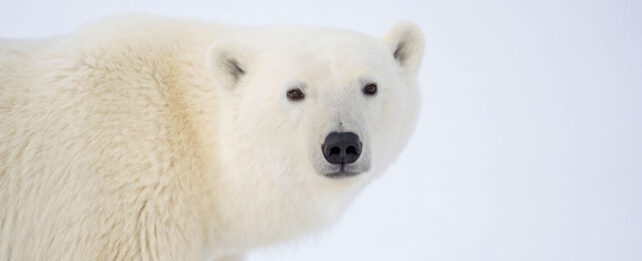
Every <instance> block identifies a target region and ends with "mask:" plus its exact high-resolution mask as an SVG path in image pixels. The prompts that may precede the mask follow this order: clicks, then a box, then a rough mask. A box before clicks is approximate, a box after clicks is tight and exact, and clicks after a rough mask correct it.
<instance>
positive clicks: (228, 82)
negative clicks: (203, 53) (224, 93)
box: [207, 41, 254, 89]
mask: <svg viewBox="0 0 642 261" xmlns="http://www.w3.org/2000/svg"><path fill="white" fill-rule="evenodd" d="M253 59H254V50H251V49H250V48H248V47H245V46H244V45H242V44H240V43H237V42H235V41H221V42H216V43H214V44H212V45H211V46H210V48H209V50H208V53H207V61H208V64H209V68H210V70H211V71H212V73H213V76H214V79H216V80H217V81H219V83H220V84H222V85H223V87H224V88H227V89H232V88H234V87H235V86H236V84H237V83H238V82H239V81H240V80H241V78H243V77H244V76H245V75H246V74H247V72H248V69H249V67H250V65H251V63H252V61H253Z"/></svg>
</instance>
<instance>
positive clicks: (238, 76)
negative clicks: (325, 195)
mask: <svg viewBox="0 0 642 261" xmlns="http://www.w3.org/2000/svg"><path fill="white" fill-rule="evenodd" d="M422 53H423V38H422V35H421V33H420V31H419V30H418V29H417V28H416V27H415V26H413V25H410V24H398V25H396V26H394V27H393V28H392V29H391V30H390V32H389V33H387V34H386V36H385V37H384V38H383V39H377V38H373V37H369V36H365V35H362V34H358V33H355V32H349V31H339V30H330V29H319V28H308V27H305V28H301V27H296V28H277V29H269V30H266V31H265V32H263V33H253V34H251V35H250V36H247V35H246V36H243V35H240V36H238V37H236V38H234V39H230V40H223V41H220V42H217V43H214V44H213V45H212V47H211V48H210V52H209V55H208V59H209V62H210V67H211V70H212V71H213V75H214V79H215V81H216V83H215V84H214V85H215V88H217V90H218V91H219V96H218V97H219V99H220V100H219V102H218V103H219V104H220V109H219V113H220V116H219V123H218V126H219V130H220V132H221V136H220V137H222V138H221V139H220V141H219V145H220V156H221V161H222V162H221V164H222V166H223V168H224V169H225V171H224V172H226V173H228V174H229V173H230V172H232V173H237V174H231V175H237V177H236V178H238V179H245V181H244V182H246V183H255V184H257V185H258V186H265V185H264V184H265V183H276V184H283V185H282V188H284V189H287V185H286V184H292V185H293V186H298V187H305V188H306V189H307V191H310V189H313V188H314V187H318V186H332V184H334V183H337V184H339V183H341V184H343V183H350V184H352V183H363V181H366V180H370V179H371V178H372V177H374V176H376V175H377V174H378V173H380V172H382V171H383V170H384V169H385V168H386V167H387V166H388V165H389V164H390V163H391V161H392V160H393V159H394V158H395V157H396V156H397V155H398V154H399V152H400V150H401V149H402V147H403V146H404V145H405V143H406V141H407V139H408V137H409V135H410V134H411V131H412V129H413V128H414V125H415V121H416V117H417V113H418V108H419V103H418V90H417V83H416V82H417V80H416V77H417V70H418V67H419V64H420V61H421V57H422ZM266 179H267V180H269V181H265V180H266ZM276 180H279V181H276Z"/></svg>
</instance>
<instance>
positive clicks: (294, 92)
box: [287, 88, 305, 101]
mask: <svg viewBox="0 0 642 261" xmlns="http://www.w3.org/2000/svg"><path fill="white" fill-rule="evenodd" d="M287 96H288V100H291V101H300V100H303V98H305V95H304V94H303V91H301V89H299V88H294V89H290V90H288V92H287Z"/></svg>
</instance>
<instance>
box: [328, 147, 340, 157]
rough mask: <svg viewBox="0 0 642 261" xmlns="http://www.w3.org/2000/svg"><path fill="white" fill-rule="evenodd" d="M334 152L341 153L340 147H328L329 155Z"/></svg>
mask: <svg viewBox="0 0 642 261" xmlns="http://www.w3.org/2000/svg"><path fill="white" fill-rule="evenodd" d="M334 154H341V148H339V147H332V148H330V155H334Z"/></svg>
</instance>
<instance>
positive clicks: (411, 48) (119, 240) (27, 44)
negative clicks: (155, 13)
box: [0, 17, 423, 260]
mask: <svg viewBox="0 0 642 261" xmlns="http://www.w3.org/2000/svg"><path fill="white" fill-rule="evenodd" d="M422 50H423V40H422V37H421V33H420V32H419V31H418V30H417V28H416V27H414V26H412V25H409V24H399V25H397V26H395V27H393V29H392V30H391V31H390V32H389V33H388V34H387V35H386V37H384V38H383V39H376V38H373V37H369V36H366V35H362V34H359V33H355V32H351V31H343V30H336V29H326V28H315V27H275V28H242V27H232V26H222V25H211V24H205V23H200V22H193V21H179V20H171V19H163V18H155V17H121V18H116V19H110V20H106V21H102V22H99V23H96V24H92V25H88V26H85V27H83V28H82V29H80V30H78V31H77V32H75V33H73V34H70V35H67V36H63V37H60V38H55V39H47V40H38V41H17V40H3V41H0V260H7V259H9V260H71V259H74V260H116V259H118V260H131V259H145V260H199V259H211V258H220V259H227V258H230V259H233V258H235V257H239V256H241V255H242V254H243V253H244V252H246V251H248V250H250V249H252V248H255V247H259V246H263V245H267V244H271V243H274V242H279V241H283V240H288V239H291V238H295V237H297V236H301V235H304V234H306V233H309V232H311V231H314V230H317V229H319V228H321V227H322V226H324V225H326V224H328V223H330V222H332V221H333V220H336V218H337V217H338V216H339V215H340V214H341V212H342V211H343V209H344V208H345V207H346V205H347V204H348V203H349V202H350V200H351V199H352V198H353V196H354V195H355V193H357V192H358V191H359V190H360V189H361V188H362V187H363V186H364V185H366V184H367V183H368V182H369V181H370V180H372V179H373V178H374V177H376V176H377V175H378V174H379V173H381V172H383V171H384V170H385V169H386V167H387V166H388V165H389V164H390V163H391V162H392V160H394V158H395V157H396V156H397V155H398V154H399V152H400V150H401V149H402V147H403V146H404V145H405V143H406V141H407V139H408V137H409V135H410V133H411V131H412V129H413V128H414V124H415V120H416V117H417V112H418V106H419V104H418V93H417V86H416V85H417V84H416V73H417V70H418V67H419V64H420V61H421V56H422ZM395 53H396V54H397V55H396V58H397V59H395V56H394V55H393V54H395ZM231 65H232V66H231ZM237 67H238V68H237ZM235 69H240V70H242V71H243V73H239V71H234V70H235ZM367 82H376V83H377V84H378V86H379V91H378V93H377V95H375V96H372V97H366V96H364V95H363V94H362V92H361V87H362V86H363V85H364V84H365V83H367ZM293 86H295V87H299V88H301V89H303V91H304V92H305V95H306V97H305V99H304V100H302V101H299V102H291V101H289V100H288V99H286V95H285V93H286V91H287V90H288V88H292V87H293ZM332 131H352V132H355V133H357V134H358V135H359V136H360V137H361V140H362V142H363V146H364V149H363V153H362V155H361V157H360V158H359V160H358V161H357V162H356V163H355V164H354V169H355V171H362V172H363V173H361V174H360V175H357V176H354V177H349V178H339V179H336V178H334V179H333V178H328V177H326V176H323V175H322V174H324V173H323V172H326V171H333V169H332V167H333V166H332V165H329V164H328V163H326V162H325V160H324V158H323V155H322V153H321V144H322V143H323V141H324V138H325V137H326V135H327V134H328V133H330V132H332Z"/></svg>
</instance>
